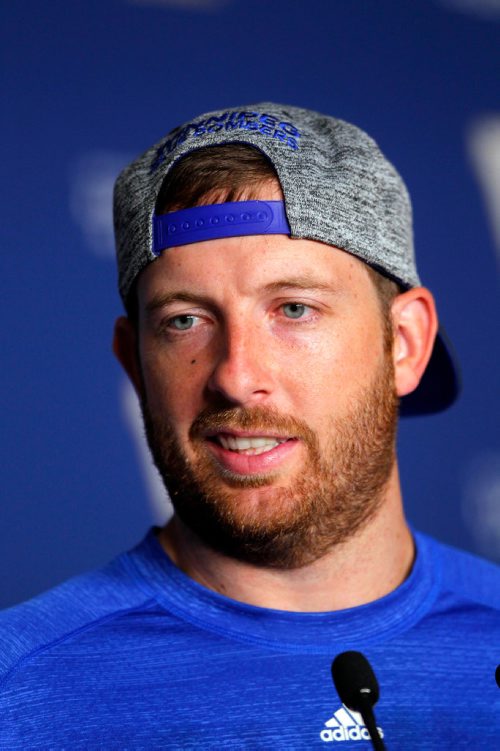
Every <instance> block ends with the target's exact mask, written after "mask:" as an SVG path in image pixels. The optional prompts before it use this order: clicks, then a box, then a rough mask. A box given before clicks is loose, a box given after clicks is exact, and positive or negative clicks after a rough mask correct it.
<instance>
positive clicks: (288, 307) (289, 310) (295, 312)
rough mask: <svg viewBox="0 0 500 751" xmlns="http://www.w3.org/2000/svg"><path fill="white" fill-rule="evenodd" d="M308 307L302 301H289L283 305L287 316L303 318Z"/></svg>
mask: <svg viewBox="0 0 500 751" xmlns="http://www.w3.org/2000/svg"><path fill="white" fill-rule="evenodd" d="M306 307H307V306H306V305H303V304H302V303H300V302H287V303H285V305H283V312H284V314H285V316H286V317H287V318H302V316H303V315H304V313H305V312H306Z"/></svg>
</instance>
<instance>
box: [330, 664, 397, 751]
mask: <svg viewBox="0 0 500 751" xmlns="http://www.w3.org/2000/svg"><path fill="white" fill-rule="evenodd" d="M332 678H333V682H334V684H335V688H336V689H337V693H338V695H339V696H340V699H341V701H342V702H343V704H345V705H346V707H348V708H349V709H352V710H354V711H355V712H359V713H360V714H361V716H362V718H363V721H364V723H365V725H366V728H367V730H368V732H369V733H370V737H371V739H372V745H373V748H374V749H375V750H376V751H385V746H384V743H383V741H382V738H381V737H380V734H379V731H378V728H377V726H376V724H375V715H374V713H373V705H374V704H376V702H377V701H378V697H379V688H378V683H377V679H376V678H375V673H374V672H373V670H372V668H371V665H370V663H369V662H368V660H367V659H366V657H365V656H364V655H362V654H361V652H342V653H341V654H339V655H337V657H336V658H335V659H334V661H333V662H332Z"/></svg>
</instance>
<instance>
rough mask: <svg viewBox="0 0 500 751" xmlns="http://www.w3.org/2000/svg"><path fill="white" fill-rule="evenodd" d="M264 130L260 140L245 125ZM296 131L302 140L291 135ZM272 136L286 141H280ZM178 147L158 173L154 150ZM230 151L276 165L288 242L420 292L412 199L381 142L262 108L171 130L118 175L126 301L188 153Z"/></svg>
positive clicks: (306, 116)
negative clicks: (337, 253) (171, 177)
mask: <svg viewBox="0 0 500 751" xmlns="http://www.w3.org/2000/svg"><path fill="white" fill-rule="evenodd" d="M235 113H236V114H235ZM264 115H267V118H265V119H262V116H264ZM259 118H261V119H259ZM267 123H273V124H272V125H268V124H267ZM283 123H285V126H284V127H283V128H280V127H279V125H280V124H283ZM258 124H259V125H261V128H263V129H264V132H262V130H257V129H248V127H246V126H250V128H252V127H255V126H256V125H258ZM295 130H298V131H299V132H300V136H296V135H295V136H294V135H293V134H294V131H295ZM276 131H278V134H279V137H281V138H282V137H283V136H288V140H279V138H277V137H276V136H275V135H273V134H275V133H276ZM172 140H173V142H174V144H175V140H177V141H178V143H177V144H176V145H175V146H174V148H173V149H172V150H171V151H170V153H168V154H166V155H165V158H164V160H163V161H162V162H161V164H160V165H159V166H158V167H157V168H156V169H155V170H154V171H153V172H152V171H151V165H152V164H154V163H155V160H156V158H157V153H158V151H159V150H161V148H162V146H163V145H164V144H166V143H169V142H171V141H172ZM290 142H292V143H293V142H295V143H297V144H298V148H296V149H295V148H293V147H292V146H290ZM225 143H247V144H250V145H252V146H255V147H257V148H258V149H260V150H261V151H262V152H263V153H264V154H266V156H267V157H268V158H269V159H270V161H271V162H272V163H273V165H274V167H275V169H276V172H277V174H278V176H279V180H280V183H281V187H282V189H283V194H284V197H285V205H286V213H287V217H288V221H289V224H290V227H291V230H292V237H296V238H306V239H310V240H319V241H321V242H324V243H327V244H328V245H334V246H336V247H339V248H342V249H343V250H346V251H349V252H350V253H352V254H353V255H355V256H358V257H359V258H361V259H362V260H364V261H366V262H367V263H369V264H371V265H374V266H376V267H377V268H378V269H379V270H380V271H382V272H385V273H386V274H387V275H388V276H390V277H392V278H394V279H396V280H397V281H399V282H401V283H402V284H403V285H405V286H407V287H413V286H416V285H418V284H420V281H419V278H418V274H417V270H416V267H415V259H414V252H413V232H412V216H411V205H410V199H409V196H408V192H407V190H406V187H405V185H404V183H403V181H402V179H401V177H400V176H399V175H398V173H397V172H396V170H395V169H394V167H393V166H392V165H391V164H390V163H389V162H388V161H387V159H386V158H385V157H384V156H383V154H382V152H381V151H380V149H379V148H378V146H377V145H376V143H375V141H373V139H371V138H370V137H369V136H368V135H367V134H366V133H364V132H363V131H362V130H360V129H359V128H357V127H355V126H354V125H350V124H349V123H346V122H344V121H343V120H338V119H335V118H333V117H327V116H325V115H320V114H318V113H316V112H311V111H310V110H305V109H300V108H298V107H289V106H283V105H276V104H271V103H269V102H263V103H260V104H255V105H249V106H243V107H232V108H228V109H224V110H217V111H214V112H210V113H208V114H205V115H201V116H200V117H198V118H196V119H195V120H193V121H192V122H191V123H187V124H185V125H183V126H180V127H179V128H175V129H174V130H173V131H171V132H170V133H169V134H168V135H167V136H166V137H165V138H164V139H162V141H160V142H159V143H157V144H155V146H153V147H152V148H151V149H148V151H146V152H145V154H143V155H142V156H141V157H139V158H138V159H137V160H135V161H134V162H133V163H132V164H131V165H130V166H129V167H127V168H126V169H125V170H124V171H123V172H122V173H121V175H120V176H119V178H118V180H117V182H116V186H115V198H114V219H115V233H116V241H117V253H118V268H119V287H120V292H121V295H122V297H123V299H126V297H127V294H128V292H129V290H130V288H131V286H132V283H133V281H134V279H135V277H136V276H137V274H138V273H139V272H140V271H141V269H142V268H144V266H146V265H147V264H148V263H149V262H151V261H153V260H154V259H155V256H154V254H153V253H152V249H151V248H152V221H151V219H152V215H153V212H154V206H155V203H156V199H157V196H158V192H159V190H160V187H161V184H162V182H163V180H164V178H165V175H166V174H167V172H168V171H169V170H170V168H171V167H172V165H173V164H174V163H175V162H176V161H177V160H178V159H179V158H180V157H182V156H184V155H185V154H187V153H189V152H190V151H192V150H194V149H198V148H201V147H205V146H215V145H220V144H225Z"/></svg>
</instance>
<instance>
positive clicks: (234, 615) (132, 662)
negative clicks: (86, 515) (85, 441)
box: [0, 531, 500, 751]
mask: <svg viewBox="0 0 500 751" xmlns="http://www.w3.org/2000/svg"><path fill="white" fill-rule="evenodd" d="M415 539H416V546H417V551H418V552H417V557H416V561H415V564H414V566H413V569H412V572H411V574H410V576H409V577H408V578H407V579H406V581H405V582H404V583H403V584H402V585H401V586H400V587H398V588H397V589H396V590H395V591H394V592H392V593H391V594H389V595H387V596H386V597H383V598H382V599H380V600H377V601H375V602H373V603H369V604H367V605H363V606H361V607H356V608H350V609H347V610H341V611H334V612H326V613H293V612H288V611H279V610H268V609H264V608H258V607H253V606H250V605H245V604H243V603H240V602H236V601H234V600H230V599H228V598H226V597H223V596H222V595H219V594H216V593H215V592H212V591H210V590H208V589H206V588H204V587H203V586H201V585H199V584H197V583H196V582H194V581H193V580H191V579H190V578H189V577H187V576H186V575H185V574H183V573H182V572H181V571H180V570H179V569H178V568H176V567H175V566H174V565H173V564H172V562H171V561H170V560H169V559H168V557H167V556H166V555H165V553H164V552H163V550H162V548H161V547H160V545H159V543H158V542H157V539H156V537H155V535H154V533H153V531H151V532H150V533H149V534H148V536H147V537H146V538H145V540H144V541H143V542H142V543H141V544H140V545H138V546H137V547H136V548H135V549H134V550H132V551H131V552H129V553H125V554H123V555H121V556H119V557H118V558H116V559H115V560H114V561H112V562H111V563H110V564H109V565H108V566H106V567H105V568H103V569H101V570H99V571H95V572H92V573H89V574H85V575H83V576H80V577H77V578H75V579H72V580H70V581H68V582H66V583H65V584H62V585H61V586H59V587H57V588H55V589H53V590H51V591H49V592H48V593H46V594H43V595H40V596H39V597H37V598H35V599H33V600H31V601H29V602H27V603H24V604H22V605H18V606H16V607H14V608H11V609H9V610H6V611H4V613H3V614H1V615H0V749H2V750H4V749H9V751H14V750H15V749H23V751H26V749H45V750H47V749H71V750H72V751H73V750H74V749H87V750H88V749H106V750H107V749H120V750H122V751H123V750H124V749H134V750H135V749H270V750H271V749H288V750H289V749H313V750H314V749H318V751H321V749H329V748H330V749H335V748H336V747H337V744H340V746H339V748H340V749H341V750H342V749H345V750H346V751H348V750H349V749H354V750H355V751H364V750H365V749H371V748H372V746H371V741H370V740H369V738H368V733H367V730H366V728H365V726H364V724H363V721H362V719H361V717H360V716H359V715H357V714H356V713H354V712H351V711H350V710H348V709H347V708H346V707H344V706H343V705H342V704H341V702H340V699H339V697H338V695H337V693H336V690H335V688H334V686H333V683H332V679H331V672H330V666H331V662H332V659H333V658H334V657H335V656H336V655H337V654H339V653H340V652H343V651H345V650H351V649H354V650H358V651H361V652H363V653H364V654H365V655H366V657H367V658H368V659H369V661H370V663H371V664H372V666H373V669H374V671H375V673H376V675H377V678H378V682H379V685H380V700H379V702H378V704H377V705H376V707H375V713H376V720H377V725H378V727H379V728H380V729H381V731H382V733H383V736H384V741H385V743H386V745H387V748H388V749H389V750H390V751H398V750H400V751H411V750H412V749H415V750H417V749H418V750H419V751H425V750H426V749H434V750H435V751H443V749H453V750H454V751H455V750H456V749H467V750H468V751H494V750H495V749H500V690H499V689H498V687H497V686H496V683H495V677H494V676H495V668H496V665H497V664H498V662H500V612H499V610H500V608H499V606H500V574H499V569H498V568H497V567H495V566H494V565H493V564H491V563H487V562H486V561H483V560H481V559H479V558H476V557H474V556H471V555H469V554H466V553H463V552H460V551H457V550H454V549H452V548H450V547H447V546H445V545H442V544H440V543H438V542H436V541H434V540H432V539H431V538H429V537H426V536H424V535H422V534H418V533H417V534H416V535H415ZM344 586H346V587H348V586H349V582H348V581H346V582H345V584H344Z"/></svg>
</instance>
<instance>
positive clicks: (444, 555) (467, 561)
mask: <svg viewBox="0 0 500 751" xmlns="http://www.w3.org/2000/svg"><path fill="white" fill-rule="evenodd" d="M416 540H417V548H425V549H426V550H427V551H428V552H429V553H430V554H431V555H432V557H433V559H434V561H435V565H436V566H437V568H438V570H439V575H440V580H441V591H442V592H449V593H452V594H455V595H456V596H458V597H461V598H463V599H465V600H468V601H470V602H471V603H475V604H477V605H483V606H485V607H487V608H490V609H493V610H497V611H500V567H499V566H497V565H496V564H495V563H492V562H491V561H487V560H485V559H484V558H480V557H479V556H477V555H474V554H472V553H466V552H465V551H463V550H459V549H457V548H454V547H452V546H451V545H445V544H444V543H442V542H438V541H437V540H434V539H433V538H431V537H428V536H427V535H423V534H422V533H417V535H416Z"/></svg>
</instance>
